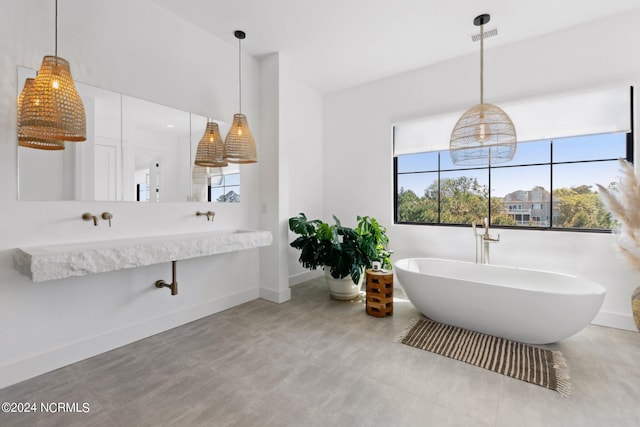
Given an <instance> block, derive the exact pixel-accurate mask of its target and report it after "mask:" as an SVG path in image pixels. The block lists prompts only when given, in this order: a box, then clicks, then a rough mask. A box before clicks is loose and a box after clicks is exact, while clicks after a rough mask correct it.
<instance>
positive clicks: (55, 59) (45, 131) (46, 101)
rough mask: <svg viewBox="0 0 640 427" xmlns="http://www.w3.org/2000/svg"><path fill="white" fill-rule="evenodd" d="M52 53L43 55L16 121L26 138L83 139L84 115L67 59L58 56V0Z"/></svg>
mask: <svg viewBox="0 0 640 427" xmlns="http://www.w3.org/2000/svg"><path fill="white" fill-rule="evenodd" d="M55 34H56V39H55V55H54V56H50V55H48V56H45V57H44V58H43V59H42V66H41V67H40V70H39V71H38V76H37V77H36V79H35V81H34V82H33V90H31V91H28V92H26V93H25V95H24V99H23V100H22V109H21V111H20V117H19V119H18V120H19V123H20V128H21V130H22V132H23V133H24V135H26V136H27V137H29V138H38V139H42V140H49V141H51V140H54V141H85V140H86V139H87V131H86V119H85V112H84V105H83V104H82V98H80V95H79V94H78V91H77V90H76V87H75V85H74V84H73V78H72V77H71V69H70V67H69V62H68V61H67V60H66V59H63V58H60V57H59V56H58V1H57V0H56V30H55Z"/></svg>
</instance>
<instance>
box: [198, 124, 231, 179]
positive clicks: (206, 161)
mask: <svg viewBox="0 0 640 427" xmlns="http://www.w3.org/2000/svg"><path fill="white" fill-rule="evenodd" d="M223 155H224V144H223V142H222V137H221V136H220V130H219V129H218V124H217V123H214V122H212V121H211V120H208V121H207V128H206V129H205V131H204V134H203V135H202V138H201V139H200V142H199V143H198V150H197V151H196V160H195V161H194V162H193V163H194V164H195V165H196V166H205V167H215V168H217V167H224V166H229V164H228V163H227V162H225V161H223V160H222V156H223Z"/></svg>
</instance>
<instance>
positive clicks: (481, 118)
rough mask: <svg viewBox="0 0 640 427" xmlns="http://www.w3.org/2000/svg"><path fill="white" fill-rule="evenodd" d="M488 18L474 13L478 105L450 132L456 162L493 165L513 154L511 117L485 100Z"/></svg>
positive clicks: (452, 154)
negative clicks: (477, 43) (477, 41)
mask: <svg viewBox="0 0 640 427" xmlns="http://www.w3.org/2000/svg"><path fill="white" fill-rule="evenodd" d="M490 18H491V17H490V16H489V15H487V14H483V15H480V16H477V17H476V18H475V19H474V20H473V23H474V24H475V25H476V26H479V27H480V104H478V105H474V106H473V107H471V108H470V109H469V110H467V112H465V113H464V114H463V115H462V116H461V117H460V119H458V122H457V123H456V125H455V127H454V128H453V132H451V141H450V143H449V153H450V154H451V160H452V161H453V163H454V164H457V165H493V164H497V163H504V162H508V161H510V160H511V159H513V156H514V155H515V153H516V130H515V128H514V126H513V123H512V122H511V119H510V118H509V116H508V115H507V113H505V112H504V111H502V109H500V108H499V107H497V106H495V105H493V104H485V103H484V81H483V80H484V70H483V68H484V24H486V23H488V22H489V19H490Z"/></svg>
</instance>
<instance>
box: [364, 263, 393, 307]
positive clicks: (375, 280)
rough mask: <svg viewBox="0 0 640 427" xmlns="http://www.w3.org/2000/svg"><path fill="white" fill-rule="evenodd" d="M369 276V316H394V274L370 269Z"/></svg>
mask: <svg viewBox="0 0 640 427" xmlns="http://www.w3.org/2000/svg"><path fill="white" fill-rule="evenodd" d="M366 275H367V302H366V309H367V314H370V315H371V316H376V317H385V316H391V315H393V273H392V272H390V271H386V270H379V271H375V270H372V269H369V270H367V271H366Z"/></svg>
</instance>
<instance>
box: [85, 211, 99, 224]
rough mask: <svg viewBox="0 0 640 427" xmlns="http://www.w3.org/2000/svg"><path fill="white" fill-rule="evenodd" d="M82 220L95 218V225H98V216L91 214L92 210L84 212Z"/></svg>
mask: <svg viewBox="0 0 640 427" xmlns="http://www.w3.org/2000/svg"><path fill="white" fill-rule="evenodd" d="M82 220H83V221H91V220H93V225H95V226H97V225H98V217H97V216H95V215H93V214H91V213H90V212H85V213H83V214H82Z"/></svg>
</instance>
